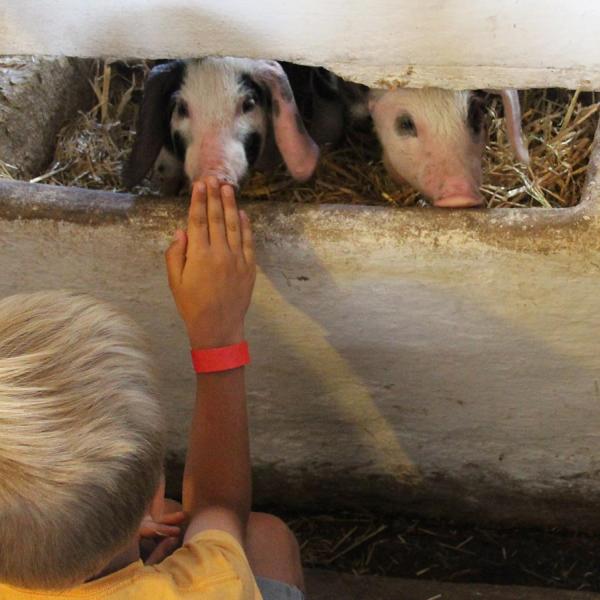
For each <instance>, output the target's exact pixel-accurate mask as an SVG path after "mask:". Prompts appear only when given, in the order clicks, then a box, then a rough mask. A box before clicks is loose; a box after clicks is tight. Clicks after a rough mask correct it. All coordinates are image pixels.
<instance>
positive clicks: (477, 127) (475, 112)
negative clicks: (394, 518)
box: [467, 97, 485, 137]
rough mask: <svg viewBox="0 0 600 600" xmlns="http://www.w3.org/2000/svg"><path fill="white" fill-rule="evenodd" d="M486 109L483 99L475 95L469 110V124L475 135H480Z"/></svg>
mask: <svg viewBox="0 0 600 600" xmlns="http://www.w3.org/2000/svg"><path fill="white" fill-rule="evenodd" d="M484 117H485V111H484V107H483V101H482V100H481V99H480V98H478V97H474V98H471V101H470V103H469V112H468V114H467V125H468V126H469V129H470V130H471V132H472V133H473V134H474V135H475V137H479V135H480V134H481V131H482V129H483V125H484Z"/></svg>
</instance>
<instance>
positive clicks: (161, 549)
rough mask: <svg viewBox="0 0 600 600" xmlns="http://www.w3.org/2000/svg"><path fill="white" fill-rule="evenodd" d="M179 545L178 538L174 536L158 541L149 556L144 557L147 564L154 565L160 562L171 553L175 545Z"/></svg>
mask: <svg viewBox="0 0 600 600" xmlns="http://www.w3.org/2000/svg"><path fill="white" fill-rule="evenodd" d="M178 545H179V539H178V538H176V537H168V538H166V539H164V540H162V541H161V542H160V544H158V546H156V548H154V550H153V551H152V553H151V554H150V556H149V557H148V558H147V559H146V564H147V565H156V564H158V563H160V562H162V561H163V560H164V559H165V558H167V556H170V555H171V554H173V552H174V551H175V549H176V548H177V546H178Z"/></svg>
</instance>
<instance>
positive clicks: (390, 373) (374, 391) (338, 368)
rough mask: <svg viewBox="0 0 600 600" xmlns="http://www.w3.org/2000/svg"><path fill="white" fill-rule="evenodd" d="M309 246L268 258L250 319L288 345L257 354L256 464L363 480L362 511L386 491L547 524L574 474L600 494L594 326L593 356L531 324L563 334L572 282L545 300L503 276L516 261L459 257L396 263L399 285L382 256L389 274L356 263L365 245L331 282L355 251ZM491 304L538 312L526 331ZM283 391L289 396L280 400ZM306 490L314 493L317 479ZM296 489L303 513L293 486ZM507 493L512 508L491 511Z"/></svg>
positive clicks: (265, 481) (525, 283) (531, 286)
mask: <svg viewBox="0 0 600 600" xmlns="http://www.w3.org/2000/svg"><path fill="white" fill-rule="evenodd" d="M300 239H302V240H303V241H302V243H300V244H298V245H297V246H294V247H293V248H291V249H290V248H273V247H272V246H271V247H269V249H268V251H267V249H266V248H263V249H262V250H261V252H260V254H259V256H260V264H261V267H262V276H261V278H260V280H259V286H258V287H259V292H260V293H258V294H257V296H256V298H255V306H254V309H253V318H252V319H251V323H252V329H251V331H250V337H252V333H253V331H257V330H258V329H260V331H261V335H262V336H263V337H268V338H270V339H272V340H273V343H272V345H271V346H270V348H269V350H266V349H265V348H262V349H261V352H262V354H261V355H260V356H257V357H256V359H255V367H254V369H253V370H251V372H250V373H251V374H250V378H251V384H250V389H251V397H252V400H253V402H252V403H251V404H252V412H253V420H254V421H255V422H256V421H261V422H263V423H264V422H271V425H272V429H271V430H268V431H264V429H263V428H262V427H261V428H259V431H257V435H256V436H255V437H254V445H255V449H256V453H257V454H258V455H260V456H262V457H265V456H273V457H274V458H273V464H272V466H273V468H274V469H275V470H276V469H277V464H278V460H281V459H280V457H281V456H282V455H285V457H286V461H285V462H286V464H288V466H289V460H290V454H292V455H293V452H294V451H295V452H296V455H297V457H298V464H297V465H296V467H297V469H298V473H302V471H303V469H304V470H310V471H312V476H313V477H314V476H316V477H317V479H320V480H321V481H323V482H326V481H327V480H329V481H330V482H332V483H331V484H330V488H331V489H330V490H329V491H330V492H334V493H335V489H336V484H335V483H334V482H335V481H338V482H339V484H338V490H342V489H343V490H344V491H345V492H348V491H349V489H348V485H346V484H344V483H343V482H342V481H343V480H347V479H350V480H354V483H356V482H357V481H359V480H361V479H362V481H363V484H362V485H360V486H359V487H360V489H359V488H358V487H357V503H358V504H360V499H361V498H365V496H368V495H369V494H370V493H372V494H373V495H374V496H377V495H379V496H380V497H381V496H382V495H385V493H386V489H387V490H388V491H389V495H388V500H390V501H391V502H392V504H393V502H394V501H396V502H399V503H401V504H403V505H404V506H406V505H407V504H410V503H411V502H412V503H413V504H414V507H415V509H421V508H422V507H423V505H422V503H421V500H422V499H423V498H426V499H427V500H429V501H431V499H432V498H436V497H437V498H438V499H440V498H441V496H443V495H445V496H446V497H447V498H450V499H451V500H450V503H451V504H452V505H460V504H461V503H462V505H463V506H462V507H461V511H462V512H463V513H471V514H473V513H475V514H476V513H477V512H481V513H486V512H489V511H490V510H491V511H492V512H493V511H496V512H502V511H503V510H509V504H514V503H515V502H516V503H518V502H522V501H523V500H524V499H529V500H533V499H536V500H541V501H542V503H541V504H540V505H539V512H540V515H541V514H542V513H543V512H544V511H545V510H553V509H552V508H548V506H552V505H553V503H554V502H555V501H557V499H559V498H560V497H561V493H565V494H572V493H573V492H574V490H573V486H572V483H571V481H572V479H573V478H574V477H575V478H578V479H579V480H580V481H579V484H580V485H582V486H585V487H586V488H587V487H588V483H591V484H592V485H593V482H594V480H595V478H596V477H597V475H598V473H600V461H599V460H598V459H597V458H595V457H597V456H598V452H599V451H600V439H599V436H597V434H596V425H595V424H596V423H598V422H599V421H600V403H599V402H597V400H598V399H600V398H594V394H596V395H598V396H599V397H600V392H597V391H596V392H594V390H597V389H599V388H598V382H597V379H598V376H597V368H596V365H597V359H596V358H595V355H593V354H589V351H590V348H593V344H594V341H593V339H588V340H584V339H582V336H586V335H587V333H589V331H587V330H588V328H587V327H584V329H583V330H581V329H580V331H579V333H578V338H576V339H582V341H583V342H584V343H583V345H582V349H581V350H579V349H578V348H577V343H576V342H575V343H574V344H570V345H569V344H568V343H567V344H565V343H564V342H563V340H562V339H561V333H560V332H556V331H547V332H544V333H543V334H542V335H540V334H539V330H538V331H536V329H535V328H528V319H529V316H531V315H530V314H529V313H533V315H534V316H533V319H534V321H535V319H537V320H538V321H540V322H542V321H543V320H544V319H545V318H546V317H549V318H550V320H551V322H553V323H556V315H557V313H560V311H561V310H562V308H561V307H560V306H556V307H554V308H553V304H554V302H555V300H556V297H557V296H560V295H561V294H563V289H564V287H563V283H564V282H561V281H560V280H556V281H554V282H553V283H551V287H552V286H553V287H552V289H551V290H550V292H549V294H548V295H547V296H546V297H545V298H544V296H543V295H544V294H546V293H548V290H537V289H536V281H535V280H530V279H528V277H527V275H526V273H525V272H521V273H520V272H519V271H518V270H516V272H515V279H516V280H519V279H520V281H517V282H516V283H515V281H513V280H510V281H502V280H501V279H499V280H498V279H497V277H496V276H498V275H500V277H501V270H502V269H506V265H504V266H503V267H502V269H500V270H496V267H495V265H494V261H493V260H492V261H490V262H488V263H485V264H481V262H479V261H477V260H476V259H475V260H473V259H471V260H470V261H469V260H467V259H465V260H461V259H452V258H450V257H447V258H445V259H444V260H443V261H442V262H443V264H440V263H438V264H435V260H433V261H431V264H427V266H426V263H425V262H423V261H420V260H419V258H418V257H415V260H414V262H413V261H411V260H408V261H407V260H406V258H403V257H400V256H399V257H397V258H396V259H394V258H393V257H390V256H389V255H388V259H389V260H390V263H389V264H388V267H389V270H388V272H387V274H386V265H385V264H382V262H381V261H379V267H378V268H377V270H376V271H375V270H370V267H371V266H372V263H371V261H370V259H368V258H367V259H366V262H365V264H364V265H363V264H360V262H356V261H360V258H359V257H360V255H361V243H360V240H357V241H356V245H355V247H354V252H353V253H352V254H351V255H349V256H348V260H347V264H346V265H345V266H339V263H337V264H336V271H335V272H331V271H329V270H328V269H327V267H326V266H324V262H323V260H324V259H323V257H324V255H325V254H326V253H327V252H340V249H337V250H336V249H334V248H330V249H329V250H327V249H324V247H322V246H320V247H319V248H318V249H316V248H315V247H314V246H313V245H312V244H311V243H310V242H309V240H310V232H307V234H306V235H301V236H300ZM371 249H372V247H370V248H365V256H367V255H368V254H369V252H370V251H371ZM342 252H343V251H342ZM338 258H339V257H338ZM534 259H535V257H534ZM325 260H328V259H327V258H325ZM518 262H519V260H518V259H515V267H516V266H517V263H518ZM369 263H371V264H369ZM330 264H331V263H330ZM399 273H402V274H403V275H402V276H398V274H399ZM486 287H487V288H489V289H487V291H486ZM490 294H491V295H493V294H497V297H496V298H495V302H496V303H500V304H505V305H506V306H510V305H511V304H512V305H513V306H516V307H519V306H520V305H521V304H524V305H525V304H527V303H528V301H531V302H530V305H531V303H532V302H533V303H535V304H536V306H535V307H531V306H530V308H526V307H525V308H524V315H525V318H524V319H523V320H522V321H519V320H518V319H517V320H513V319H511V318H509V317H507V316H506V315H507V314H508V313H504V314H503V311H502V310H500V311H499V310H496V307H494V306H493V304H491V303H489V298H490ZM528 294H529V295H528ZM531 294H534V295H535V294H538V296H536V297H535V299H533V297H532V296H531ZM540 294H541V295H540ZM545 311H548V313H547V314H545ZM517 312H518V311H515V314H517ZM535 313H537V316H535ZM529 324H531V321H530V320H529ZM566 327H567V330H568V329H569V327H570V326H569V325H568V324H567V325H566ZM584 331H587V333H582V332H584ZM565 333H566V335H569V332H568V331H566V332H565ZM588 342H589V343H588ZM282 380H283V381H284V382H285V383H284V384H283V385H282ZM282 387H286V388H289V395H287V396H286V397H273V390H281V389H282ZM292 462H293V459H292ZM303 462H304V464H302V463H303ZM349 464H350V465H352V466H353V472H352V473H348V472H347V466H348V465H349ZM315 473H318V475H315ZM282 476H283V475H282ZM307 479H310V477H307ZM586 480H588V483H585V482H586ZM280 484H281V482H280V481H271V482H270V481H269V474H268V473H266V472H265V475H264V477H262V476H261V477H259V486H257V487H258V488H262V487H264V488H265V489H266V490H267V493H266V494H264V495H266V496H268V494H269V493H270V492H273V493H274V495H275V496H278V495H279V496H280V495H281V493H282V492H281V490H279V491H274V490H273V486H274V485H278V486H280ZM297 484H298V489H297V490H296V491H300V490H302V485H303V482H302V477H299V478H298V480H297ZM351 484H352V483H350V485H351ZM470 484H472V488H471V485H470ZM286 485H289V486H291V488H292V489H290V490H289V492H288V495H289V496H290V498H291V501H292V502H293V501H294V500H293V496H294V491H293V487H294V481H293V478H292V480H291V481H287V480H286ZM350 489H351V488H350ZM580 489H581V488H580ZM326 490H327V485H325V486H324V488H323V490H322V491H321V492H320V495H323V493H327V492H326ZM259 492H260V489H259ZM313 493H316V494H318V495H319V491H315V490H313ZM575 493H576V491H575ZM586 493H591V495H596V496H597V495H598V491H594V492H589V490H588V491H587V492H586ZM499 498H502V499H503V500H502V501H505V500H506V501H507V505H506V506H505V507H498V506H496V507H494V506H486V504H485V503H486V502H490V499H495V500H498V499H499ZM588 499H589V498H588ZM344 502H345V503H346V504H348V502H350V503H351V502H352V498H345V499H344ZM543 502H546V503H547V504H543ZM446 509H447V507H446ZM433 510H435V509H433ZM521 510H522V509H521Z"/></svg>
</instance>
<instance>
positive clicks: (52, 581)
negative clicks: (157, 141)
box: [0, 178, 303, 600]
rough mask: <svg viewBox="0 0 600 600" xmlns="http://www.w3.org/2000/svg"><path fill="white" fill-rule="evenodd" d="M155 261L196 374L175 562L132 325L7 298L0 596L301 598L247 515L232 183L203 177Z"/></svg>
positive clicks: (260, 527) (155, 410)
mask: <svg viewBox="0 0 600 600" xmlns="http://www.w3.org/2000/svg"><path fill="white" fill-rule="evenodd" d="M166 262H167V271H168V278H169V284H170V287H171V291H172V293H173V297H174V299H175V303H176V305H177V308H178V310H179V312H180V314H181V317H182V318H183V321H184V323H185V326H186V329H187V333H188V336H189V340H190V344H191V347H192V348H193V349H194V352H193V358H194V366H195V368H196V371H197V372H198V375H197V392H196V404H195V409H194V416H193V419H192V426H191V433H190V439H189V446H188V454H187V458H186V464H185V473H184V482H183V508H184V510H185V513H186V517H187V523H188V524H187V528H186V529H185V533H183V532H182V535H183V545H182V546H181V547H179V548H178V549H176V550H174V551H173V549H174V546H175V541H176V536H177V535H178V534H179V532H180V529H182V528H181V527H180V526H179V525H181V521H182V519H183V515H182V514H179V513H174V514H167V513H165V514H163V508H164V497H163V496H164V483H163V476H162V463H163V458H164V444H165V426H164V417H163V415H162V414H161V411H160V407H159V403H158V401H157V398H156V395H155V392H154V388H153V380H152V375H151V371H152V369H151V365H150V361H149V358H148V355H147V353H146V352H145V350H144V347H143V344H142V343H141V341H140V335H139V333H138V331H137V328H136V327H135V325H134V324H133V323H132V322H131V321H130V320H129V319H127V318H126V317H124V316H123V315H121V314H119V313H117V312H116V311H115V310H114V309H112V308H111V307H110V306H107V305H105V304H103V303H100V302H97V301H96V300H94V299H92V298H90V297H87V296H83V295H79V294H72V293H67V292H43V293H38V294H31V295H18V296H13V297H9V298H6V299H4V300H2V301H0V600H5V599H7V600H8V599H11V600H25V599H35V600H42V599H47V600H50V599H58V598H78V599H86V598H89V599H93V600H125V599H127V600H133V599H137V598H140V599H144V600H146V599H149V600H154V599H156V600H175V599H186V600H187V599H189V600H191V599H196V598H198V599H203V600H234V599H235V600H237V599H240V600H241V599H244V600H246V599H247V600H256V599H259V598H261V593H262V597H263V598H264V599H265V600H275V599H282V600H283V599H284V598H285V599H290V600H292V599H294V600H296V599H301V598H302V597H303V594H302V592H301V591H300V590H302V588H303V579H302V569H301V565H300V559H299V550H298V545H297V542H296V540H295V538H294V536H293V534H292V533H291V532H290V531H289V529H288V528H287V527H286V526H285V525H284V524H283V522H281V521H280V520H278V519H277V518H275V517H272V516H270V515H261V514H257V513H250V501H251V484H250V461H249V450H248V423H247V416H246V400H245V384H244V367H243V365H244V364H245V363H246V362H247V356H246V354H245V346H244V344H243V340H244V318H245V315H246V311H247V309H248V305H249V303H250V298H251V295H252V289H253V286H254V278H255V269H256V267H255V258H254V246H253V241H252V234H251V229H250V224H249V221H248V217H247V216H246V215H245V213H243V212H242V211H238V209H237V206H236V201H235V196H234V192H233V188H231V187H230V186H220V185H219V183H218V182H217V180H216V179H213V178H210V179H209V180H208V181H206V182H201V183H199V184H196V185H195V186H194V190H193V193H192V201H191V206H190V212H189V221H188V228H187V232H183V231H177V232H176V234H175V238H174V241H173V243H172V244H171V246H170V247H169V249H168V250H167V252H166ZM167 400H168V399H167ZM155 533H156V534H160V535H163V536H167V537H166V538H164V541H163V542H162V543H160V544H159V545H158V547H157V549H156V551H155V552H154V553H153V556H152V558H151V560H150V561H148V563H152V564H148V563H147V564H144V563H143V562H142V561H141V560H140V538H141V537H142V536H148V535H153V534H155ZM170 552H172V554H171V555H170V556H167V557H166V558H164V557H165V556H166V555H168V554H169V553H170ZM160 558H164V560H162V561H161V562H158V560H159V559H160ZM257 584H258V585H257ZM259 589H260V590H261V591H260V592H259Z"/></svg>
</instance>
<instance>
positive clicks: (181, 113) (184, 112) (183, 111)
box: [177, 100, 190, 119]
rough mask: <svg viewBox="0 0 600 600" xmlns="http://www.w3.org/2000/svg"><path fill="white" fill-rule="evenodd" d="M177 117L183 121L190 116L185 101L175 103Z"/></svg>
mask: <svg viewBox="0 0 600 600" xmlns="http://www.w3.org/2000/svg"><path fill="white" fill-rule="evenodd" d="M177 116H178V117H180V118H182V119H185V118H186V117H189V116H190V112H189V109H188V105H187V102H186V101H185V100H178V102H177Z"/></svg>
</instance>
